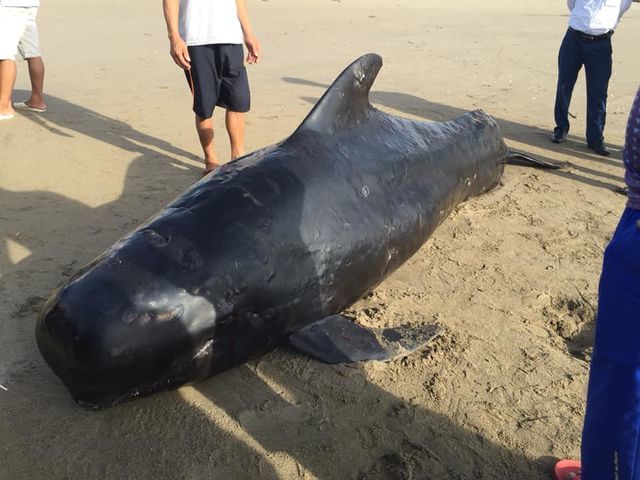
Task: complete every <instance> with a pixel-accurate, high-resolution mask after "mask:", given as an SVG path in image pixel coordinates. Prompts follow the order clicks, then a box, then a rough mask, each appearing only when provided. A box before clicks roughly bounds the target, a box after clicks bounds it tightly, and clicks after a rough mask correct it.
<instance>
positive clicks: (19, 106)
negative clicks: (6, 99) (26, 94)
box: [13, 102, 47, 113]
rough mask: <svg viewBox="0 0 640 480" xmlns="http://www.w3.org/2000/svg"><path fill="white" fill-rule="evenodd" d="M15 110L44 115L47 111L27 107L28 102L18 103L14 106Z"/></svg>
mask: <svg viewBox="0 0 640 480" xmlns="http://www.w3.org/2000/svg"><path fill="white" fill-rule="evenodd" d="M13 108H17V109H18V110H23V111H25V112H34V113H44V112H46V111H47V109H46V108H35V107H30V106H29V105H27V102H18V103H14V104H13Z"/></svg>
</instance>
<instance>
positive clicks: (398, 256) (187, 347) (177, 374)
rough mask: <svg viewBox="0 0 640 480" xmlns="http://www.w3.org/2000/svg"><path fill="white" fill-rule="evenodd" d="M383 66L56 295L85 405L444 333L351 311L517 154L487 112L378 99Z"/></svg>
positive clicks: (63, 368) (343, 79)
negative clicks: (389, 104) (279, 352)
mask: <svg viewBox="0 0 640 480" xmlns="http://www.w3.org/2000/svg"><path fill="white" fill-rule="evenodd" d="M381 65H382V60H381V58H380V57H379V56H377V55H366V56H364V57H362V58H360V59H359V60H357V61H356V62H354V63H353V64H352V65H351V66H350V67H348V68H347V69H346V70H345V71H344V72H343V73H342V74H341V75H340V77H339V78H338V79H337V80H336V82H335V83H334V84H333V85H332V86H331V88H330V89H329V90H328V91H327V93H326V94H325V95H324V97H323V98H322V99H321V100H320V101H319V103H318V104H317V105H316V106H315V108H314V109H313V111H312V112H311V113H310V114H309V116H308V117H307V119H306V120H305V121H304V122H303V123H302V125H301V126H300V127H299V128H298V129H297V130H296V131H295V132H294V133H293V135H291V136H290V137H289V138H288V139H286V140H284V141H283V142H281V143H280V144H278V145H275V146H271V147H268V148H265V149H263V150H260V151H257V152H254V153H252V154H250V155H247V156H245V157H243V158H241V159H239V160H237V161H235V162H232V163H230V164H227V165H225V166H223V167H222V168H220V169H219V170H218V171H216V172H215V173H214V174H211V175H209V176H208V177H206V178H204V179H203V180H201V181H199V182H198V183H196V184H195V185H193V186H192V187H191V188H189V189H188V190H187V191H186V192H185V193H184V194H183V195H181V196H180V197H178V198H177V199H176V200H175V201H174V202H173V203H171V204H170V205H169V206H168V207H167V208H165V209H164V210H163V211H162V212H160V213H159V214H158V215H157V216H155V217H153V218H152V219H151V220H149V221H148V222H147V223H146V224H144V225H143V226H141V227H140V228H138V229H137V230H135V231H134V232H132V233H131V234H129V235H127V236H126V237H124V238H123V239H121V240H120V241H119V242H118V243H116V244H115V245H114V246H113V247H112V248H110V249H109V250H107V251H106V252H105V253H103V254H102V255H101V256H100V257H98V258H97V259H96V260H94V261H93V262H91V263H90V264H89V265H87V266H86V267H85V268H84V269H82V271H80V272H79V273H78V274H76V275H75V276H74V277H73V278H72V279H71V280H70V281H69V282H68V283H67V284H66V285H64V286H63V287H62V288H60V289H59V290H58V291H57V292H55V293H54V294H53V296H52V297H51V298H50V299H49V301H48V302H47V304H46V306H45V308H44V310H43V312H42V314H41V316H40V318H39V320H38V323H37V329H36V330H37V332H36V337H37V342H38V346H39V348H40V351H41V353H42V355H43V357H44V358H45V360H46V361H47V363H48V364H49V365H50V366H51V368H52V369H53V370H54V371H55V373H56V374H57V375H58V376H59V377H60V378H61V379H62V381H63V382H64V383H65V385H66V386H67V387H68V389H69V390H70V392H71V394H72V395H73V397H74V399H75V400H76V401H77V402H78V403H80V404H81V405H83V406H86V407H90V408H102V407H106V406H110V405H113V404H116V403H119V402H121V401H124V400H127V399H130V398H134V397H137V396H141V395H146V394H149V393H152V392H155V391H159V390H165V389H171V388H176V387H178V386H180V385H184V384H186V383H189V382H194V381H197V380H202V379H204V378H207V377H209V376H211V375H214V374H216V373H218V372H221V371H223V370H226V369H228V368H231V367H233V366H235V365H239V364H241V363H243V362H245V361H247V360H248V359H250V358H254V357H256V356H259V355H262V354H264V353H266V352H268V351H270V350H272V349H274V348H276V347H277V346H278V345H281V344H283V343H286V342H287V341H288V340H289V339H290V340H291V343H292V344H293V345H294V346H295V347H297V348H299V349H300V350H303V351H306V352H307V353H309V354H311V355H313V356H315V357H317V358H319V359H321V360H324V361H328V362H343V361H359V360H365V359H369V358H376V359H381V360H385V359H388V358H391V357H393V356H394V355H398V354H402V352H405V351H411V350H413V349H415V348H417V347H419V346H420V345H422V344H424V343H425V342H426V341H427V340H428V339H429V338H431V337H432V336H433V335H434V334H435V331H434V329H433V328H431V327H421V328H417V329H416V330H415V331H414V332H413V334H412V333H411V332H407V331H406V330H400V329H396V330H394V329H389V330H385V331H378V332H373V331H370V330H365V329H364V328H363V327H359V326H357V325H356V324H353V323H350V322H348V321H347V320H346V319H344V318H342V317H339V316H336V315H335V314H337V313H339V312H341V311H342V310H344V309H345V308H347V307H349V306H350V305H352V304H353V303H354V302H355V301H357V300H358V299H360V298H362V297H363V296H364V295H365V294H366V293H367V292H369V291H371V290H372V289H373V288H375V287H376V286H377V285H378V284H379V283H380V282H382V281H383V280H384V279H385V278H386V277H387V276H388V275H389V274H390V273H391V272H393V271H394V270H395V269H397V268H398V267H399V266H401V265H402V264H403V263H404V262H405V261H406V260H407V259H409V258H410V257H411V256H412V255H413V254H414V253H416V251H417V250H418V249H419V248H420V247H421V246H422V245H423V244H424V243H425V242H426V240H427V239H428V238H429V236H430V235H431V234H432V233H433V231H434V230H435V229H436V227H437V226H438V225H439V224H440V223H441V222H442V221H443V220H444V219H445V218H446V217H447V216H448V215H449V213H450V212H451V211H452V210H453V209H454V208H455V207H456V206H457V205H458V204H459V203H460V202H463V201H465V200H467V199H469V198H471V197H474V196H476V195H479V194H481V193H484V192H487V191H488V190H491V189H492V188H493V187H495V186H496V185H497V184H498V182H499V181H500V178H501V176H502V173H503V169H504V165H505V164H506V163H507V162H508V161H509V159H510V158H512V157H513V155H511V154H510V152H509V150H508V149H507V147H506V145H505V143H504V142H503V140H502V137H501V135H500V132H499V129H498V126H497V125H496V123H495V122H494V120H493V119H491V118H490V117H489V116H487V115H486V114H485V113H483V112H482V111H474V112H470V113H467V114H465V115H463V116H461V117H460V118H457V119H455V120H452V121H450V122H446V123H424V122H417V121H412V120H407V119H402V118H398V117H394V116H391V115H388V114H386V113H383V112H381V111H379V110H376V109H375V108H373V107H372V106H371V105H370V103H369V99H368V94H369V89H370V88H371V85H372V83H373V81H374V79H375V77H376V75H377V73H378V71H379V69H380V67H381ZM513 158H514V157H513ZM519 158H520V160H521V161H522V160H523V161H524V162H525V163H530V162H532V161H533V160H531V159H527V158H526V157H524V159H523V157H519ZM538 166H549V165H538Z"/></svg>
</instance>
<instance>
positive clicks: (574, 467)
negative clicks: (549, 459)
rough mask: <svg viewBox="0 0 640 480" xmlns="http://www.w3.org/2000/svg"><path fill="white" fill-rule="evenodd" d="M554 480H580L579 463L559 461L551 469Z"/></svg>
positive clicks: (575, 461)
mask: <svg viewBox="0 0 640 480" xmlns="http://www.w3.org/2000/svg"><path fill="white" fill-rule="evenodd" d="M553 478H554V480H580V462H579V461H577V460H560V461H559V462H558V463H556V465H555V467H553Z"/></svg>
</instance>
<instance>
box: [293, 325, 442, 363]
mask: <svg viewBox="0 0 640 480" xmlns="http://www.w3.org/2000/svg"><path fill="white" fill-rule="evenodd" d="M439 333H440V328H439V327H438V326H437V325H421V326H418V327H409V326H401V327H397V328H366V327H363V326H361V325H358V324H357V323H355V322H353V321H351V320H349V319H348V318H345V317H343V316H342V315H331V316H330V317H326V318H323V319H322V320H320V321H318V322H315V323H312V324H311V325H307V326H306V327H304V328H302V329H301V330H298V331H297V332H295V333H293V334H292V335H291V336H290V337H289V344H290V345H291V346H292V347H293V348H295V349H296V350H299V351H301V352H303V353H306V354H307V355H309V356H311V357H313V358H315V359H317V360H320V361H321V362H324V363H331V364H335V363H356V362H364V361H366V360H377V361H381V362H389V361H391V360H395V359H397V358H401V357H405V356H407V355H409V354H411V353H413V352H415V351H416V350H419V349H421V348H423V347H424V346H425V345H426V344H427V343H429V341H430V340H432V339H433V338H435V337H436V336H437V335H438V334H439Z"/></svg>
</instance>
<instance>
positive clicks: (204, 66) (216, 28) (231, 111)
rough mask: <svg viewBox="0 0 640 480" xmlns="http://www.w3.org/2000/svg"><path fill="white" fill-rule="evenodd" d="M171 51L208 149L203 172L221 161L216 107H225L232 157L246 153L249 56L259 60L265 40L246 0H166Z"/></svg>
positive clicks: (202, 142) (249, 96)
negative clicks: (216, 138) (215, 126)
mask: <svg viewBox="0 0 640 480" xmlns="http://www.w3.org/2000/svg"><path fill="white" fill-rule="evenodd" d="M163 7H164V17H165V21H166V23H167V31H168V33H169V41H170V44H171V50H170V52H171V56H172V57H173V60H174V61H175V63H176V64H177V65H178V66H179V67H180V68H182V69H184V71H185V75H186V77H187V81H188V82H189V87H190V88H191V92H192V93H193V111H194V112H195V114H196V129H197V131H198V136H199V138H200V144H201V145H202V150H203V152H204V163H205V169H204V174H205V175H206V174H207V173H209V172H211V171H213V170H215V169H216V168H217V167H218V166H219V165H220V162H219V160H218V156H217V154H216V152H215V149H214V143H213V137H214V135H213V120H212V116H213V110H214V108H215V107H216V106H219V107H222V108H224V109H225V110H226V117H225V124H226V128H227V133H228V135H229V141H230V143H231V158H232V159H235V158H238V157H240V156H242V155H243V153H244V113H245V112H248V111H249V109H250V106H251V94H250V91H249V81H248V79H247V72H246V68H245V66H244V51H243V48H242V44H243V43H244V44H245V45H246V46H247V50H248V54H247V58H246V61H247V63H249V64H254V63H257V62H258V60H259V58H260V44H259V43H258V40H257V39H256V37H255V36H254V34H253V30H252V28H251V23H250V21H249V15H248V13H247V5H246V0H163Z"/></svg>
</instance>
